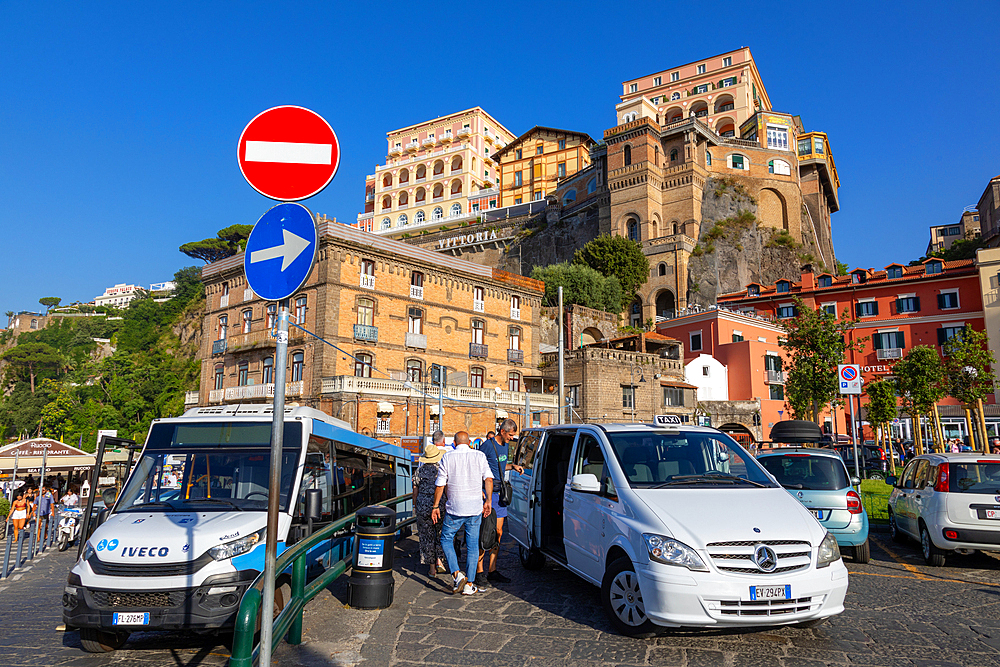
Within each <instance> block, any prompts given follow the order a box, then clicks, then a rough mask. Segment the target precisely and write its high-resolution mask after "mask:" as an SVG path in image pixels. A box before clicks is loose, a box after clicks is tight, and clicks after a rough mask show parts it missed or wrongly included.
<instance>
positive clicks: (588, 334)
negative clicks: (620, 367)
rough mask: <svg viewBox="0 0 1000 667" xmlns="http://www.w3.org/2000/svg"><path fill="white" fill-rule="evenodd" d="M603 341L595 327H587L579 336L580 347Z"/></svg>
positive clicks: (602, 335) (599, 331)
mask: <svg viewBox="0 0 1000 667" xmlns="http://www.w3.org/2000/svg"><path fill="white" fill-rule="evenodd" d="M603 339H604V334H602V333H601V330H600V329H597V328H595V327H587V328H586V329H584V330H583V332H582V333H581V334H580V344H581V345H591V344H592V343H596V342H598V341H601V340H603Z"/></svg>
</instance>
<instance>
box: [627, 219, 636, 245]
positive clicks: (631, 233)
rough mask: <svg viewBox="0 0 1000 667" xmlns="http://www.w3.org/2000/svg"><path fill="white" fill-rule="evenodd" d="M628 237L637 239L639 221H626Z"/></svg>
mask: <svg viewBox="0 0 1000 667" xmlns="http://www.w3.org/2000/svg"><path fill="white" fill-rule="evenodd" d="M628 237H629V238H630V239H632V240H633V241H638V240H639V222H638V221H637V220H629V221H628Z"/></svg>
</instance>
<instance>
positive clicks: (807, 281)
mask: <svg viewBox="0 0 1000 667" xmlns="http://www.w3.org/2000/svg"><path fill="white" fill-rule="evenodd" d="M815 288H816V276H815V275H814V274H813V267H812V264H806V265H805V266H803V267H802V291H803V292H805V291H806V290H812V289H815Z"/></svg>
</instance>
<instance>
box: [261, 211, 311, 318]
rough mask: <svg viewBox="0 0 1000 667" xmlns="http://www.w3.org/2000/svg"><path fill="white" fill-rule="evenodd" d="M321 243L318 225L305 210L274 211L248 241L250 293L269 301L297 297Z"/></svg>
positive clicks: (262, 219)
mask: <svg viewBox="0 0 1000 667" xmlns="http://www.w3.org/2000/svg"><path fill="white" fill-rule="evenodd" d="M318 241H319V234H318V232H317V230H316V221H315V219H313V214H312V212H311V211H310V210H309V209H307V208H306V207H305V206H303V205H302V204H296V203H284V204H278V205H277V206H273V207H271V208H270V209H269V210H268V211H267V213H265V214H264V215H262V216H261V218H260V220H258V221H257V224H256V225H254V228H253V231H252V232H250V238H249V239H247V247H246V253H245V254H244V256H243V270H244V271H245V272H246V276H247V282H248V283H249V284H250V289H252V290H253V291H254V293H255V294H257V296H259V297H260V298H262V299H267V300H268V301H280V300H281V299H287V298H288V297H290V296H291V295H293V294H295V293H296V292H297V291H299V288H300V287H302V284H303V283H305V281H306V279H307V278H308V277H309V274H310V273H311V272H312V268H313V266H314V265H315V264H316V249H317V247H318V246H319V243H318Z"/></svg>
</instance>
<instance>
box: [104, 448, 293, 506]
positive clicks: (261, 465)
mask: <svg viewBox="0 0 1000 667" xmlns="http://www.w3.org/2000/svg"><path fill="white" fill-rule="evenodd" d="M298 459H299V452H298V450H291V449H286V450H284V451H283V452H282V453H281V495H280V498H279V505H280V508H281V511H287V508H288V494H289V491H290V490H291V487H292V482H293V478H294V474H295V471H296V469H297V468H298ZM270 471H271V453H270V451H269V450H263V449H262V450H257V451H229V450H223V451H220V450H217V449H216V450H209V451H204V450H191V449H188V450H187V451H184V450H181V451H177V450H173V451H171V452H170V453H167V452H163V451H149V450H147V451H146V452H145V453H144V454H143V456H142V458H141V459H139V463H138V464H137V465H136V467H135V471H134V472H133V473H132V476H131V477H130V478H129V480H128V483H127V484H126V485H125V489H124V490H123V491H122V493H121V497H120V498H119V500H118V505H117V508H116V511H117V512H136V511H142V512H158V511H159V512H176V511H185V512H194V511H198V512H203V511H222V512H231V511H234V510H235V511H242V510H250V511H265V510H267V489H268V480H269V476H270V474H271V472H270Z"/></svg>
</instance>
